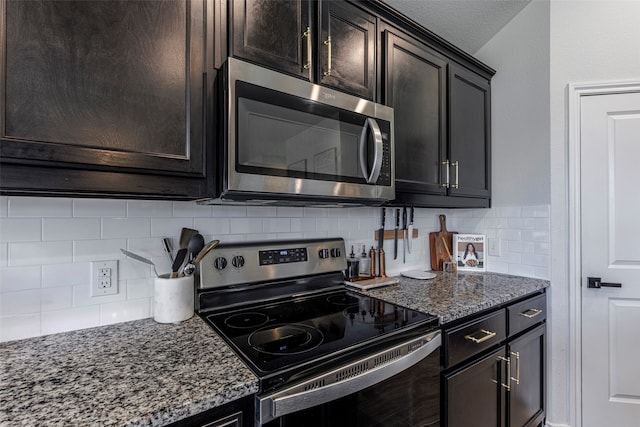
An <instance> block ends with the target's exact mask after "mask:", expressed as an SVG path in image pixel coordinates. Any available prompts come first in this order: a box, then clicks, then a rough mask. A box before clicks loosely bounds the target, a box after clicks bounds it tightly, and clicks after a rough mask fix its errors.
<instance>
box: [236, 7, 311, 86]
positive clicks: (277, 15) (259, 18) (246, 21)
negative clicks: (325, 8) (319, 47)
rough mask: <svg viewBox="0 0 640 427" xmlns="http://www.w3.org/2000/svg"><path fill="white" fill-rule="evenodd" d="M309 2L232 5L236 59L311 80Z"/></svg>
mask: <svg viewBox="0 0 640 427" xmlns="http://www.w3.org/2000/svg"><path fill="white" fill-rule="evenodd" d="M309 8H310V2H308V1H306V0H277V1H276V0H236V1H234V2H233V55H234V56H237V57H239V58H244V59H247V60H250V61H253V62H256V63H258V64H261V65H264V66H266V67H269V68H273V69H274V70H277V71H282V72H285V73H289V74H293V75H296V76H300V77H304V78H305V79H307V80H309V79H310V78H311V75H310V72H311V71H310V67H311V59H312V58H311V57H310V56H309V55H308V53H309V51H310V50H311V47H312V44H311V43H312V41H311V37H310V35H309V34H311V32H309V33H307V28H308V27H311V21H310V13H309Z"/></svg>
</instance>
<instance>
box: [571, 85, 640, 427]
mask: <svg viewBox="0 0 640 427" xmlns="http://www.w3.org/2000/svg"><path fill="white" fill-rule="evenodd" d="M636 92H640V82H639V81H619V82H596V83H570V84H569V85H568V120H569V123H568V142H569V146H568V159H567V162H568V175H569V176H568V186H567V197H566V201H567V206H568V211H567V213H566V214H567V217H565V218H566V219H567V224H568V234H569V235H568V243H569V248H568V249H569V254H568V255H569V266H568V271H567V273H568V286H569V328H568V330H569V338H568V339H569V364H570V366H572V369H571V370H570V372H569V387H570V393H569V400H570V401H569V416H570V419H573V421H574V423H572V424H573V425H575V427H581V426H582V330H581V324H582V322H581V319H582V289H583V287H582V273H581V261H582V259H581V256H580V247H581V244H582V239H581V235H580V230H581V226H582V224H581V218H580V206H581V203H582V200H581V197H580V191H581V185H580V173H581V170H580V148H581V147H580V144H581V135H580V115H581V113H582V112H581V105H580V104H581V100H582V97H583V96H593V95H612V94H616V93H636ZM571 391H572V393H571Z"/></svg>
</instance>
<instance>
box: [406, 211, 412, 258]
mask: <svg viewBox="0 0 640 427" xmlns="http://www.w3.org/2000/svg"><path fill="white" fill-rule="evenodd" d="M412 244H413V206H411V214H410V215H409V238H408V239H407V250H408V251H409V253H411V246H412Z"/></svg>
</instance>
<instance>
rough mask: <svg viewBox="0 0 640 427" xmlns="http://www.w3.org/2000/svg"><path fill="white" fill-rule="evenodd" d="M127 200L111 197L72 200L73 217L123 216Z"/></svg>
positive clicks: (125, 211) (125, 213) (125, 212)
mask: <svg viewBox="0 0 640 427" xmlns="http://www.w3.org/2000/svg"><path fill="white" fill-rule="evenodd" d="M126 215H127V202H126V201H125V200H112V199H78V200H74V201H73V216H74V217H98V218H100V217H113V216H115V217H123V216H126Z"/></svg>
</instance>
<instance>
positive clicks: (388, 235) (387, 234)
mask: <svg viewBox="0 0 640 427" xmlns="http://www.w3.org/2000/svg"><path fill="white" fill-rule="evenodd" d="M395 232H396V230H395V229H392V230H384V240H394V239H395V238H396V234H395ZM408 232H409V231H408V230H407V233H408ZM379 234H380V230H376V231H374V232H373V238H374V240H375V241H376V242H377V241H378V235H379ZM417 237H418V229H417V228H414V229H413V238H414V239H415V238H417ZM402 239H404V236H403V235H402V229H401V228H399V229H398V240H402Z"/></svg>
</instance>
